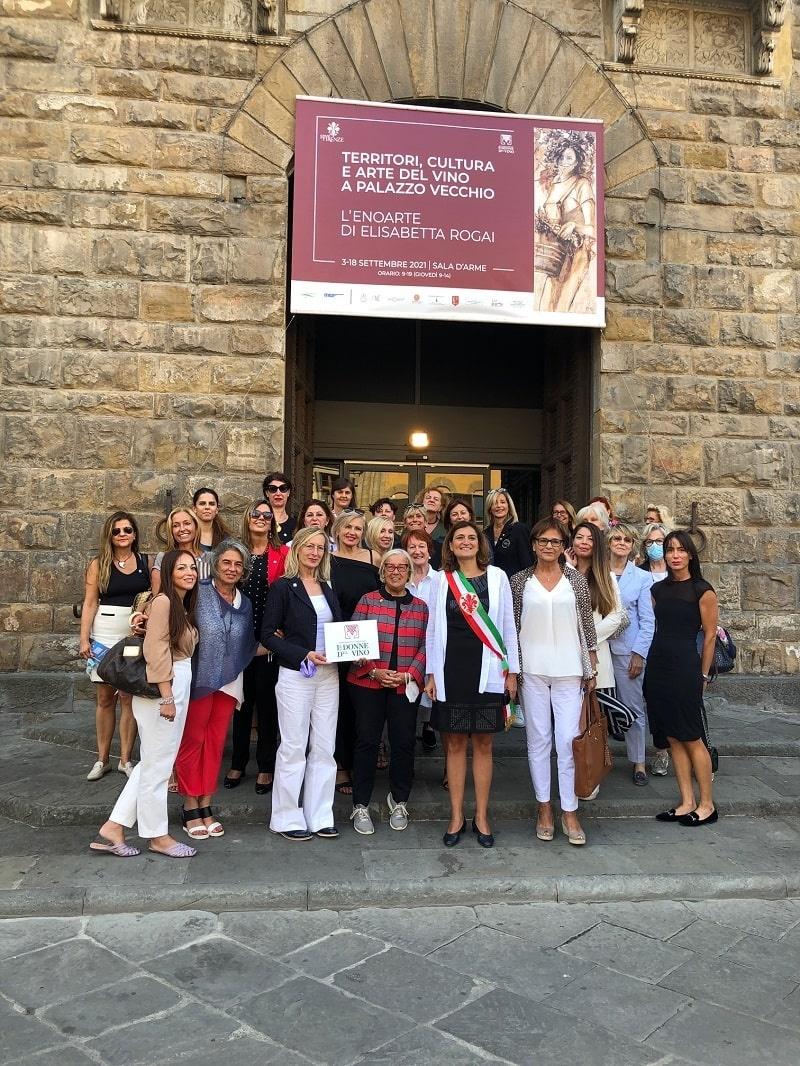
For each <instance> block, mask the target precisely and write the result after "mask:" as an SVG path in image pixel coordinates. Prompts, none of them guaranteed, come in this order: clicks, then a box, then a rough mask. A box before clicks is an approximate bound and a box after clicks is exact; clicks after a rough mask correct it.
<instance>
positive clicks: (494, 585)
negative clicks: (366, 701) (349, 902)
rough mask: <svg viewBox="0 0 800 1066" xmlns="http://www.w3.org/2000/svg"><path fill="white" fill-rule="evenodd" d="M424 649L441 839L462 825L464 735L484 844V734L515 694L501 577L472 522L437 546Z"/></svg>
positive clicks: (514, 652) (506, 592)
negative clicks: (441, 760) (439, 760)
mask: <svg viewBox="0 0 800 1066" xmlns="http://www.w3.org/2000/svg"><path fill="white" fill-rule="evenodd" d="M426 653H427V673H428V680H427V684H426V685H425V691H426V692H427V694H428V696H429V697H430V698H431V700H433V711H432V712H431V725H433V726H434V728H436V729H439V730H440V732H441V734H442V743H443V745H444V750H445V754H446V756H447V774H448V783H449V792H450V824H449V825H448V827H447V832H446V833H445V834H444V838H443V839H444V844H445V847H448V848H451V847H454V846H455V845H456V844H458V842H459V841H460V840H461V834H462V833H465V832H466V829H467V822H466V818H465V817H464V783H465V780H466V774H467V744H468V742H469V739H470V737H471V738H472V777H473V782H474V785H475V817H474V818H473V819H472V831H473V833H475V834H476V835H477V837H478V843H479V844H480V845H481V847H484V848H490V847H492V845H493V844H494V837H493V836H492V831H491V829H490V827H489V791H490V789H491V785H492V734H494V733H497V732H499V731H500V730H502V729H503V728H504V726H505V723H506V699H507V698H509V699H511V700H513V699H515V698H516V695H517V674H518V673H519V650H518V646H517V634H516V629H515V628H514V612H513V609H512V604H511V588H510V586H509V583H508V578H507V577H506V575H505V573H504V572H503V571H502V570H501V569H500V568H499V567H496V566H490V565H489V545H488V544H487V541H486V537H485V536H484V535H483V533H482V532H481V531H480V530H479V528H478V526H477V525H476V524H475V523H474V522H456V523H455V525H454V526H452V528H451V529H450V531H449V532H448V534H447V536H446V537H445V540H444V544H443V545H442V573H441V578H440V581H439V589H438V592H437V596H436V601H435V603H434V605H433V606H432V608H431V616H430V621H429V623H428V633H427V642H426Z"/></svg>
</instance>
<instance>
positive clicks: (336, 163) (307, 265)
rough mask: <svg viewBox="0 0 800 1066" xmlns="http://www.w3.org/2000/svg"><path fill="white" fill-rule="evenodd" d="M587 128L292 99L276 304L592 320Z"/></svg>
mask: <svg viewBox="0 0 800 1066" xmlns="http://www.w3.org/2000/svg"><path fill="white" fill-rule="evenodd" d="M602 136H603V130H602V123H600V122H597V121H591V120H580V121H574V120H572V119H555V118H537V117H535V116H531V115H509V114H498V113H495V112H485V111H459V110H452V109H449V108H427V107H425V108H423V107H409V106H406V105H403V104H367V103H359V102H356V101H352V100H331V99H318V98H314V97H298V99H297V114H296V133H295V178H294V215H293V236H292V257H291V258H292V268H291V310H292V311H293V312H299V313H316V314H347V315H375V316H383V317H391V318H395V317H412V318H425V317H433V318H442V319H461V320H466V321H469V320H472V321H508V322H539V323H548V324H556V325H558V324H562V325H583V326H602V325H604V324H605V306H604V305H605V301H604V299H603V293H604V278H603V217H602V208H603V196H602V175H603V170H602V160H603V149H602Z"/></svg>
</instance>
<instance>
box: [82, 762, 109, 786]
mask: <svg viewBox="0 0 800 1066" xmlns="http://www.w3.org/2000/svg"><path fill="white" fill-rule="evenodd" d="M110 772H111V763H110V762H100V760H99V759H98V760H97V762H96V763H95V764H94V766H93V767H92V768H91V770H90V771H89V773H88V774H87V775H86V780H87V781H99V780H100V778H101V777H103V776H104V775H105V774H107V773H110Z"/></svg>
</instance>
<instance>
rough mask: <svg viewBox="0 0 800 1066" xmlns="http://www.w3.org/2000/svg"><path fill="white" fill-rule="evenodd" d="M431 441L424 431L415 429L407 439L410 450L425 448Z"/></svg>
mask: <svg viewBox="0 0 800 1066" xmlns="http://www.w3.org/2000/svg"><path fill="white" fill-rule="evenodd" d="M430 442H431V439H430V437H429V436H428V434H427V433H426V432H425V430H424V429H415V430H414V432H413V433H412V434H411V436H410V437H409V438H408V443H409V444H410V445H411V447H412V448H419V449H422V448H427V447H428V445H429V444H430Z"/></svg>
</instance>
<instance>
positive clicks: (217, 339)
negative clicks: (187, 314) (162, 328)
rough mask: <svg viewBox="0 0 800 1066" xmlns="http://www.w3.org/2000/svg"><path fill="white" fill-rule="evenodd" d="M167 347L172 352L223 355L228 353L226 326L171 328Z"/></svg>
mask: <svg viewBox="0 0 800 1066" xmlns="http://www.w3.org/2000/svg"><path fill="white" fill-rule="evenodd" d="M169 347H170V349H171V351H173V352H201V353H202V352H208V353H211V354H214V355H224V354H225V353H226V352H227V351H228V328H227V326H172V327H171V329H170V343H169Z"/></svg>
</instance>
